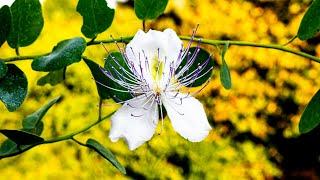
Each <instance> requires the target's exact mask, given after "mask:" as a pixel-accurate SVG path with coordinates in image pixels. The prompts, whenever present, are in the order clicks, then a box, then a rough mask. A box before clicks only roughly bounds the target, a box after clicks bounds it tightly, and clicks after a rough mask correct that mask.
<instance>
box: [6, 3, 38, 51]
mask: <svg viewBox="0 0 320 180" xmlns="http://www.w3.org/2000/svg"><path fill="white" fill-rule="evenodd" d="M10 9H11V13H12V26H11V31H10V34H9V37H8V39H7V41H8V43H9V45H10V47H12V48H18V47H24V46H28V45H30V44H32V43H33V42H34V41H35V40H36V39H37V38H38V36H39V35H40V33H41V30H42V28H43V17H42V10H41V4H40V2H39V0H15V2H14V3H13V4H12V6H11V8H10Z"/></svg>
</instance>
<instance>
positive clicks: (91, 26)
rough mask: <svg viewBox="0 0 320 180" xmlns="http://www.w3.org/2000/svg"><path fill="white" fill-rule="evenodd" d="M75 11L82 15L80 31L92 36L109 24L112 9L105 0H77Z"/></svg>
mask: <svg viewBox="0 0 320 180" xmlns="http://www.w3.org/2000/svg"><path fill="white" fill-rule="evenodd" d="M77 11H78V12H79V13H80V14H81V16H82V17H83V24H82V27H81V32H82V33H83V34H84V35H85V36H86V37H87V38H94V37H96V36H97V35H98V34H100V33H102V32H103V31H105V30H106V29H108V27H110V26H111V24H112V21H113V17H114V9H110V8H109V7H108V5H107V1H106V0H79V2H78V5H77Z"/></svg>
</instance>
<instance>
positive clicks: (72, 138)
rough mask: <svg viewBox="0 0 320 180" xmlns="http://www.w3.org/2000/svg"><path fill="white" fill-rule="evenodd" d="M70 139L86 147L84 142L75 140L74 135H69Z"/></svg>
mask: <svg viewBox="0 0 320 180" xmlns="http://www.w3.org/2000/svg"><path fill="white" fill-rule="evenodd" d="M71 140H72V141H74V142H76V143H77V144H79V145H81V146H85V147H87V145H86V144H84V143H82V142H80V141H78V140H76V139H75V138H74V137H71Z"/></svg>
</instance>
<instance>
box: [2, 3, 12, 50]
mask: <svg viewBox="0 0 320 180" xmlns="http://www.w3.org/2000/svg"><path fill="white" fill-rule="evenodd" d="M0 22H1V26H0V47H1V46H2V44H3V43H4V42H5V41H6V40H7V37H8V35H9V33H10V28H11V11H10V8H9V6H7V5H5V6H3V7H2V8H1V9H0Z"/></svg>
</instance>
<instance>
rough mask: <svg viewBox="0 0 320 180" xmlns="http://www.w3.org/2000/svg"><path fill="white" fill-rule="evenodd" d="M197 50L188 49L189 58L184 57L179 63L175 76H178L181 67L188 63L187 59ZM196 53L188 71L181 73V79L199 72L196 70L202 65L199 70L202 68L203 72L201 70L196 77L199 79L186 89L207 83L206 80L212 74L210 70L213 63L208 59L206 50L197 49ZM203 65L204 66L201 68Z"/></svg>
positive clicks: (208, 55) (193, 48)
mask: <svg viewBox="0 0 320 180" xmlns="http://www.w3.org/2000/svg"><path fill="white" fill-rule="evenodd" d="M197 49H198V48H196V47H191V48H190V49H189V54H190V56H188V55H186V56H185V58H184V59H183V60H182V61H181V63H180V65H179V67H178V68H177V70H176V72H175V74H178V73H179V72H180V71H181V69H183V67H184V66H185V65H186V63H187V62H188V59H190V57H191V56H192V55H193V54H194V53H196V51H197ZM198 51H199V52H198V54H197V57H196V59H195V61H194V62H193V63H192V65H191V66H190V68H188V70H187V71H186V72H184V73H183V75H182V76H181V78H184V77H186V76H188V75H189V74H191V73H193V72H194V71H199V70H197V69H199V68H200V65H202V66H201V68H203V70H201V72H200V73H199V75H198V76H197V77H199V79H197V80H195V81H194V82H193V83H192V84H190V85H188V86H187V87H197V86H201V85H202V84H203V83H205V82H207V81H208V79H210V77H211V74H212V68H213V65H214V61H213V59H212V58H211V57H210V54H209V53H208V52H207V51H206V50H204V49H202V48H199V49H198ZM207 61H208V62H207ZM203 64H206V65H205V66H204V67H203ZM191 77H192V75H191ZM194 78H196V77H194Z"/></svg>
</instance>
